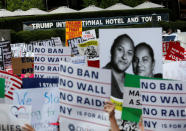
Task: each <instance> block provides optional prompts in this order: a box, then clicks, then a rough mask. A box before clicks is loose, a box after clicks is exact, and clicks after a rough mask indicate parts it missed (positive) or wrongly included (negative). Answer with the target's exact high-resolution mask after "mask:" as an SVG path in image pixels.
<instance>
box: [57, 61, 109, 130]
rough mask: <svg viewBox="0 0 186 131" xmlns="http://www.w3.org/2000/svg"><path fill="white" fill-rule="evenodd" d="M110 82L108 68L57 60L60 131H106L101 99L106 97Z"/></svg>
mask: <svg viewBox="0 0 186 131" xmlns="http://www.w3.org/2000/svg"><path fill="white" fill-rule="evenodd" d="M105 76H106V77H105ZM110 81H111V71H110V70H106V69H97V68H91V67H84V66H79V65H75V64H69V63H66V62H61V64H60V77H59V86H60V87H59V89H60V118H61V129H60V130H64V131H67V130H71V129H72V130H78V129H83V130H94V131H98V130H101V131H108V129H109V127H110V123H109V119H108V114H107V113H106V112H105V111H104V102H105V101H109V99H110V90H111V88H110V87H111V83H110Z"/></svg>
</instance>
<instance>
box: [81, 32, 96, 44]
mask: <svg viewBox="0 0 186 131" xmlns="http://www.w3.org/2000/svg"><path fill="white" fill-rule="evenodd" d="M82 39H83V41H87V40H90V39H96V31H95V29H92V30H86V31H83V32H82Z"/></svg>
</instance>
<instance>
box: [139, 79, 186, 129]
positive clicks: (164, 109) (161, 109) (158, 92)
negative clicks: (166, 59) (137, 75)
mask: <svg viewBox="0 0 186 131" xmlns="http://www.w3.org/2000/svg"><path fill="white" fill-rule="evenodd" d="M140 85H141V98H142V100H141V103H142V112H143V123H144V128H145V129H146V130H153V131H175V130H176V131H185V130H186V119H185V118H186V111H185V109H186V88H185V86H186V83H185V82H181V81H170V80H152V79H149V80H146V79H141V80H140Z"/></svg>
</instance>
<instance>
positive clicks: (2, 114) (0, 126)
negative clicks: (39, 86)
mask: <svg viewBox="0 0 186 131" xmlns="http://www.w3.org/2000/svg"><path fill="white" fill-rule="evenodd" d="M0 118H1V119H0V131H21V130H22V126H23V125H24V124H30V123H31V106H28V105H27V106H25V105H24V106H23V105H21V106H20V105H8V104H0Z"/></svg>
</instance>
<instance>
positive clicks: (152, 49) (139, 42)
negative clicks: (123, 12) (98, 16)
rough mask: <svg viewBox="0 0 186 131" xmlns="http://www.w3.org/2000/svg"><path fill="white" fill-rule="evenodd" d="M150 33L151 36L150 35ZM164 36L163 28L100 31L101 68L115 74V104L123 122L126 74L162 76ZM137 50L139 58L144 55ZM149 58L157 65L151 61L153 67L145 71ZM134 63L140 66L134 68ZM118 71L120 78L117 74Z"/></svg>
mask: <svg viewBox="0 0 186 131" xmlns="http://www.w3.org/2000/svg"><path fill="white" fill-rule="evenodd" d="M149 32H151V33H150V34H149ZM161 33H162V29H161V28H127V29H126V28H125V29H124V28H123V29H100V30H99V58H100V67H101V68H106V69H110V70H112V72H114V73H115V74H114V73H112V88H111V89H112V90H111V96H112V97H111V101H112V102H113V103H115V104H116V114H118V115H117V117H116V118H117V119H121V111H122V104H123V90H124V84H123V81H125V74H126V73H128V74H135V75H143V74H140V73H145V72H146V71H148V70H149V69H150V70H151V71H153V73H154V74H157V73H162V55H160V54H162V35H161ZM147 36H148V38H147ZM128 41H129V42H128ZM127 43H128V44H127ZM120 47H121V48H120ZM137 47H138V51H139V54H140V51H141V54H140V55H137V53H136V52H134V50H135V49H134V48H137ZM124 52H125V53H124ZM126 52H128V53H126ZM145 55H147V56H148V58H149V59H151V60H153V59H154V62H152V61H151V63H150V64H149V66H148V67H147V68H146V69H144V70H142V69H139V68H138V67H139V63H140V64H142V61H143V60H142V59H141V58H142V57H144V56H145ZM140 57H141V58H140ZM133 58H135V59H133ZM134 60H135V61H134ZM132 63H133V64H134V63H135V64H136V65H137V66H136V67H134V68H132ZM118 70H119V72H120V73H119V74H118V73H117V72H118ZM121 73H123V75H121ZM120 76H122V77H120ZM122 86H123V87H122Z"/></svg>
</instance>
